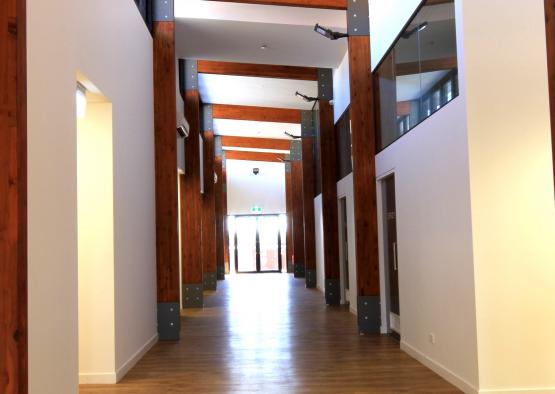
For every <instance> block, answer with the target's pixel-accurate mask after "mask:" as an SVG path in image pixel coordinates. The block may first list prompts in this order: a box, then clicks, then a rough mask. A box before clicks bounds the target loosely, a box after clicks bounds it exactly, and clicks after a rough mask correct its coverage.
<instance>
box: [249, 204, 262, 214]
mask: <svg viewBox="0 0 555 394" xmlns="http://www.w3.org/2000/svg"><path fill="white" fill-rule="evenodd" d="M260 212H262V207H259V206H258V205H255V206H254V207H252V208H251V213H260Z"/></svg>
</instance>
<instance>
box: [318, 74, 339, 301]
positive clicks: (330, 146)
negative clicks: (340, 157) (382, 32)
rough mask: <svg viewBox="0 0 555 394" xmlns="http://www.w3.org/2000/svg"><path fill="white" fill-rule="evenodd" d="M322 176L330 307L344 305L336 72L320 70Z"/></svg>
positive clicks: (326, 278)
mask: <svg viewBox="0 0 555 394" xmlns="http://www.w3.org/2000/svg"><path fill="white" fill-rule="evenodd" d="M318 99H319V100H318V109H319V142H320V174H321V182H322V221H323V229H324V271H325V289H324V292H325V297H326V304H328V305H339V304H340V303H341V293H340V272H339V229H338V214H337V158H336V142H335V128H334V122H333V107H332V106H331V103H330V101H331V100H333V73H332V70H331V69H320V70H318Z"/></svg>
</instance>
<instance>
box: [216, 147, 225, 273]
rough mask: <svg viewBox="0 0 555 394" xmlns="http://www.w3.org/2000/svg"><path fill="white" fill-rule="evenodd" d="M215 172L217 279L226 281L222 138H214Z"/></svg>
mask: <svg viewBox="0 0 555 394" xmlns="http://www.w3.org/2000/svg"><path fill="white" fill-rule="evenodd" d="M214 155H215V157H214V171H215V173H216V184H215V185H214V187H215V189H214V200H215V204H216V277H217V279H218V280H224V279H225V265H224V202H223V196H224V193H223V182H224V176H223V168H222V164H223V163H222V138H221V137H219V136H215V137H214Z"/></svg>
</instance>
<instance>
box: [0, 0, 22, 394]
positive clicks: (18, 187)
mask: <svg viewBox="0 0 555 394" xmlns="http://www.w3.org/2000/svg"><path fill="white" fill-rule="evenodd" d="M0 26H1V27H2V29H1V31H0V57H1V58H2V60H1V62H2V66H1V67H0V289H1V290H0V292H1V296H0V392H2V393H10V394H11V393H14V394H15V393H24V394H25V393H27V391H28V384H27V381H28V366H27V364H28V363H27V354H28V352H27V349H28V341H27V101H26V97H27V82H26V81H27V71H26V70H27V59H26V2H25V0H6V1H3V2H2V3H1V5H0Z"/></svg>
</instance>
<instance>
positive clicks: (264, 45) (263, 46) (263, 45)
mask: <svg viewBox="0 0 555 394" xmlns="http://www.w3.org/2000/svg"><path fill="white" fill-rule="evenodd" d="M260 49H262V50H263V51H265V50H266V49H268V45H266V44H262V45H260Z"/></svg>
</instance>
